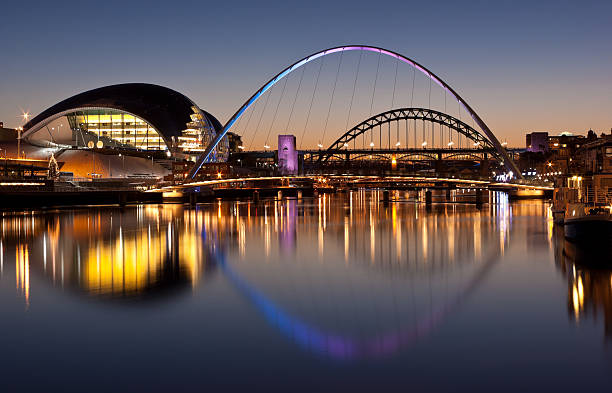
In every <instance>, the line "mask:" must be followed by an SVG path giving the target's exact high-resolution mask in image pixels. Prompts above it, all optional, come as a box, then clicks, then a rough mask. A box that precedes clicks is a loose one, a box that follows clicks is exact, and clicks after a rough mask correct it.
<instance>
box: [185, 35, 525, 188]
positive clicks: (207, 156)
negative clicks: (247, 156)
mask: <svg viewBox="0 0 612 393" xmlns="http://www.w3.org/2000/svg"><path fill="white" fill-rule="evenodd" d="M345 51H364V52H373V53H378V54H379V55H385V56H389V57H391V58H394V59H396V60H397V61H399V62H402V63H406V64H408V65H410V66H412V67H413V68H414V69H415V70H418V71H419V72H421V73H422V74H424V75H425V76H426V77H428V78H429V79H430V80H431V81H433V82H435V83H436V84H438V85H439V86H440V87H442V89H444V91H445V92H446V93H449V94H450V95H451V96H452V97H453V98H454V99H455V100H456V101H457V102H458V103H459V104H460V106H461V107H463V108H464V109H465V110H466V111H467V113H468V114H469V115H470V117H471V118H472V119H473V121H474V122H475V123H476V125H477V127H478V128H479V129H480V131H477V130H476V129H474V128H471V127H470V128H466V127H465V126H464V125H465V123H463V124H459V123H458V122H457V121H456V119H450V117H448V115H444V114H442V113H440V112H437V113H434V111H430V112H425V110H422V109H421V110H420V112H421V113H419V114H415V115H414V116H412V117H411V116H407V115H405V114H401V112H400V113H399V114H398V113H396V112H395V111H391V113H387V115H389V116H392V117H395V116H400V117H402V116H403V117H404V118H413V117H417V116H420V117H421V118H422V119H423V120H428V121H430V122H437V123H441V124H443V125H448V126H452V125H455V126H456V127H454V130H455V131H458V132H459V133H461V134H463V135H465V136H466V137H468V138H469V139H470V140H472V141H473V143H479V145H477V146H476V147H480V148H481V149H485V148H489V149H491V148H492V151H494V153H495V156H496V157H498V158H499V159H500V161H501V162H502V163H503V165H504V166H505V167H506V168H507V170H509V171H512V172H514V173H515V174H516V176H517V177H519V178H521V177H522V176H521V173H520V171H519V170H518V167H517V166H516V164H515V163H514V161H513V160H512V159H511V158H510V157H509V155H508V153H507V152H506V150H505V148H504V147H503V146H502V144H501V143H500V142H499V140H498V139H497V138H496V137H495V135H494V134H493V132H492V131H491V130H490V129H489V127H488V126H487V125H486V124H485V122H484V121H483V120H482V119H481V117H480V116H479V115H478V114H477V113H476V112H475V111H474V110H473V109H472V108H471V107H470V105H468V103H467V102H466V101H465V100H464V99H463V98H462V97H461V96H460V95H459V94H458V93H457V92H456V91H455V90H454V89H453V88H452V87H450V86H449V85H448V84H447V83H446V82H444V81H443V80H442V79H440V78H439V77H438V76H436V75H435V74H434V73H433V72H431V71H430V70H428V69H427V68H426V67H424V66H423V65H421V64H419V63H417V62H416V61H414V60H412V59H410V58H408V57H406V56H403V55H401V54H399V53H397V52H394V51H391V50H388V49H384V48H379V47H373V46H368V45H351V46H339V47H335V48H329V49H325V50H322V51H319V52H316V53H313V54H312V55H310V56H307V57H304V58H303V59H300V60H298V61H297V62H295V63H293V64H292V65H290V66H289V67H287V68H285V69H284V70H282V71H281V72H279V73H278V74H277V75H276V76H274V77H273V78H272V79H270V80H269V81H268V82H267V83H265V84H264V85H263V86H262V87H261V88H260V89H259V90H257V91H256V92H255V93H254V94H253V95H252V96H251V97H250V98H249V99H248V100H247V101H246V102H245V103H244V104H243V105H242V106H241V107H240V108H239V109H238V110H237V111H236V113H235V114H234V115H233V116H232V117H231V118H230V119H229V120H228V121H227V123H225V125H224V126H223V128H222V130H221V131H220V132H219V133H218V134H217V136H216V137H215V138H214V140H213V141H212V142H211V143H210V144H209V145H208V146H207V147H206V149H205V151H204V152H203V153H202V154H201V155H200V156H199V158H198V160H197V161H196V164H195V165H194V166H193V168H192V169H191V171H190V173H189V177H190V178H192V179H193V178H194V177H195V176H196V174H197V173H198V171H199V170H200V168H201V167H202V165H203V164H204V163H205V162H210V161H213V160H214V158H215V155H214V152H215V149H216V147H217V145H218V144H219V143H221V141H222V139H223V138H224V136H225V135H226V134H227V132H228V131H229V130H230V129H231V128H232V127H233V126H234V125H235V124H236V122H237V121H238V119H239V118H240V117H241V116H242V115H243V114H244V113H245V112H246V111H247V110H248V109H249V108H250V107H251V106H252V105H253V104H254V103H255V102H256V101H257V100H258V99H259V98H261V97H262V96H263V95H264V93H266V91H268V90H269V89H270V88H272V87H273V86H274V85H275V84H276V83H278V82H279V81H280V80H282V79H283V78H285V77H286V76H287V75H289V74H290V73H292V72H293V71H295V70H297V69H298V68H300V67H302V66H304V65H306V64H308V63H309V62H311V61H314V60H316V59H318V58H321V57H323V56H327V55H331V54H334V53H342V52H345ZM402 110H404V111H405V109H402ZM402 110H400V111H402ZM381 115H382V116H383V117H384V116H385V114H381ZM381 115H378V116H381ZM369 120H371V121H372V122H376V121H377V119H369ZM383 120H385V119H383ZM379 121H380V120H379ZM364 127H370V128H371V125H368V124H367V123H366V124H365V125H364ZM451 128H452V127H451ZM351 131H353V133H357V134H359V133H363V130H359V129H357V130H351ZM351 131H349V133H348V135H347V134H345V135H344V136H343V137H342V138H340V139H339V140H338V141H337V142H336V143H341V144H342V146H344V144H345V143H347V144H348V142H349V141H350V140H353V139H354V137H355V135H352V134H350V132H351ZM343 138H344V139H343ZM351 138H352V139H351ZM381 139H382V138H381ZM336 147H337V146H336ZM328 156H329V157H331V155H328ZM329 157H328V158H326V159H329Z"/></svg>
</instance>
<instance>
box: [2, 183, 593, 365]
mask: <svg viewBox="0 0 612 393" xmlns="http://www.w3.org/2000/svg"><path fill="white" fill-rule="evenodd" d="M381 197H382V195H380V192H378V191H365V190H361V191H354V192H349V193H345V194H337V195H322V196H320V197H318V198H316V199H283V200H267V201H262V202H261V203H257V204H254V203H251V202H216V203H213V204H207V205H200V206H198V207H197V208H195V209H189V208H183V207H182V206H177V205H159V206H158V205H147V206H138V207H135V208H127V209H125V210H120V209H110V208H107V209H103V208H99V209H91V210H75V211H57V212H44V213H42V212H31V213H25V214H24V213H5V214H4V215H3V217H2V221H1V224H2V239H1V240H2V242H1V243H0V250H1V251H2V252H1V253H0V258H2V259H1V261H6V260H10V259H12V258H14V260H15V261H16V263H15V275H16V277H17V282H16V289H17V292H18V293H19V295H20V296H21V297H22V298H23V299H24V302H25V304H26V307H27V306H28V305H30V304H31V303H32V302H36V299H35V298H34V299H32V296H31V294H30V283H31V277H30V275H31V272H32V273H33V274H38V275H40V276H41V277H44V279H45V280H46V281H48V282H49V283H50V284H51V285H52V286H53V287H56V288H60V289H65V288H68V289H71V290H73V292H75V293H78V294H84V295H86V296H87V297H93V298H104V299H107V298H111V299H124V300H125V299H129V300H142V299H148V298H151V297H155V296H157V297H159V296H165V295H167V294H168V293H170V292H171V291H172V290H176V289H183V290H187V289H189V288H192V290H197V289H199V288H202V289H203V290H204V289H205V288H206V286H205V285H200V284H201V283H203V282H204V281H205V280H204V279H205V278H208V277H211V276H213V275H214V273H215V272H217V273H220V274H216V275H214V276H215V277H216V278H218V279H222V280H223V281H224V282H225V284H226V285H228V286H229V287H230V288H231V289H232V290H233V291H234V293H237V294H240V295H241V296H242V297H243V298H244V299H246V300H247V303H248V304H249V305H250V307H251V308H252V309H254V310H256V311H257V312H258V313H259V315H260V316H261V317H263V319H264V320H265V321H267V322H268V323H269V325H270V326H272V327H273V328H274V329H276V330H277V331H278V332H280V333H281V334H282V336H284V337H286V338H288V339H290V340H292V341H293V342H294V343H296V344H297V345H298V346H299V347H301V348H304V349H306V350H308V351H311V352H315V353H319V354H323V355H325V356H330V357H333V358H337V359H354V358H363V357H378V356H388V355H390V354H393V353H396V352H398V351H400V350H402V349H404V348H406V347H407V346H409V345H411V344H412V343H414V342H415V341H416V340H419V339H422V338H424V337H426V336H427V335H428V334H429V333H431V331H433V329H435V328H437V327H439V326H440V325H441V324H442V323H443V322H444V321H445V320H446V319H447V318H448V317H449V316H450V315H452V313H453V312H456V311H457V310H459V308H460V306H461V305H462V304H464V303H465V302H466V301H469V300H470V296H472V295H473V294H474V293H475V292H476V291H477V290H478V288H479V286H480V285H481V284H482V283H483V282H485V281H486V280H487V278H488V276H489V274H490V273H491V271H493V269H494V268H495V266H497V264H498V263H499V261H500V260H501V257H502V256H503V255H504V253H505V252H506V250H507V248H508V246H509V244H510V240H511V239H512V237H513V225H514V224H513V220H515V219H516V217H521V216H523V217H524V218H525V219H526V220H535V221H534V222H536V223H537V222H539V221H537V220H539V219H541V217H542V216H543V215H544V214H545V211H546V208H545V207H544V205H542V204H515V205H512V204H510V203H509V202H508V199H507V197H505V195H504V194H495V195H494V198H493V200H494V203H492V204H490V205H488V207H485V208H481V209H479V208H476V207H475V206H473V205H466V204H435V205H434V206H433V207H431V208H427V207H426V206H425V205H424V204H419V203H415V202H414V195H410V193H396V194H395V195H394V200H393V201H392V202H391V203H388V204H383V203H381V202H380V200H381ZM537 225H539V224H536V226H537ZM545 242H546V243H545V244H544V246H545V247H548V243H547V242H548V240H545ZM5 267H6V266H5V265H4V262H3V264H2V269H3V270H2V272H3V273H2V274H6V269H5ZM583 285H584V284H583Z"/></svg>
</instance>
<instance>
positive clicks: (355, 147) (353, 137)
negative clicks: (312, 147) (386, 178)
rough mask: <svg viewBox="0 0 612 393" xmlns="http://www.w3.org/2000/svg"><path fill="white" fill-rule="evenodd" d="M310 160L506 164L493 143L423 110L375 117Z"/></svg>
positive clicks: (447, 117)
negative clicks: (390, 159)
mask: <svg viewBox="0 0 612 393" xmlns="http://www.w3.org/2000/svg"><path fill="white" fill-rule="evenodd" d="M426 123H430V124H431V125H430V127H425V124H426ZM436 125H437V127H438V129H436V128H435V126H436ZM421 126H422V127H421ZM385 142H386V146H385ZM310 156H311V157H316V159H317V160H318V161H322V162H328V161H334V160H337V159H339V160H350V159H361V158H364V157H372V156H375V157H376V158H383V157H384V158H387V157H388V156H393V158H395V159H397V160H398V161H401V160H441V159H462V160H465V159H468V160H470V159H472V160H483V159H488V158H494V159H496V160H499V161H500V162H503V157H502V156H501V155H500V154H499V152H498V151H497V150H496V149H495V146H494V145H493V144H492V143H491V141H489V140H488V139H487V138H485V137H484V136H483V135H482V134H481V133H479V132H478V131H477V130H476V129H474V128H473V127H471V126H469V125H468V124H466V123H464V122H463V121H461V120H459V119H457V118H455V117H453V116H451V115H448V114H445V113H442V112H439V111H436V110H432V109H424V108H400V109H393V110H390V111H386V112H383V113H380V114H378V115H375V116H372V117H370V118H368V119H366V120H364V121H362V122H361V123H359V124H357V125H356V126H354V127H353V128H351V129H350V130H348V131H347V132H346V133H344V134H343V135H342V136H340V137H339V138H338V139H337V140H336V141H335V142H334V143H333V144H332V145H331V146H329V148H328V149H326V150H321V151H318V152H311V153H310Z"/></svg>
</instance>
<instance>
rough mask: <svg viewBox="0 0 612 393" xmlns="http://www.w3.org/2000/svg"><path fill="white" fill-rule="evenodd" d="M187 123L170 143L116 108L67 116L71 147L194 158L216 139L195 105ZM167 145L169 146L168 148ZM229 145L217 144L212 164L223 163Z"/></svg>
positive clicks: (207, 120) (209, 125) (203, 115)
mask: <svg viewBox="0 0 612 393" xmlns="http://www.w3.org/2000/svg"><path fill="white" fill-rule="evenodd" d="M191 109H192V110H193V113H192V114H191V115H190V118H191V121H189V122H188V123H186V124H185V127H186V128H185V129H184V130H182V132H181V135H179V136H178V137H177V138H176V139H174V140H168V141H166V140H164V138H162V136H161V135H160V134H159V133H158V131H157V130H156V129H155V128H154V127H153V126H152V125H151V124H149V123H148V122H147V121H145V120H144V119H141V118H140V117H138V116H134V115H132V114H129V113H125V112H123V111H120V110H116V109H105V108H95V109H93V108H92V109H85V110H80V111H75V112H73V113H71V114H68V115H67V119H68V123H69V124H70V128H71V129H72V140H73V142H72V143H73V145H75V146H87V145H88V142H90V141H93V142H94V143H95V144H96V145H97V143H98V141H102V143H103V145H104V147H123V148H131V149H139V150H169V149H170V147H173V148H172V149H170V150H172V151H177V152H181V153H184V154H188V155H191V156H194V157H195V156H197V155H198V154H200V153H201V152H203V151H204V150H205V149H206V146H208V144H209V143H210V142H212V141H213V140H214V138H215V136H216V131H215V128H214V126H213V125H212V124H211V122H210V120H209V119H208V117H207V116H206V115H205V114H204V112H203V111H202V110H201V109H200V108H198V107H197V106H193V107H192V108H191ZM166 142H168V143H169V144H170V145H171V146H168V144H167V143H166ZM228 156H229V142H228V138H227V137H225V138H223V139H222V140H221V142H220V143H219V144H218V145H217V148H216V149H215V152H214V161H226V160H227V158H228Z"/></svg>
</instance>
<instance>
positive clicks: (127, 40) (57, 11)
mask: <svg viewBox="0 0 612 393" xmlns="http://www.w3.org/2000/svg"><path fill="white" fill-rule="evenodd" d="M298 4H299V3H295V4H291V5H284V4H280V3H277V2H266V3H264V4H262V5H261V6H259V7H252V6H248V5H243V6H242V7H233V8H232V9H231V12H230V10H229V9H227V8H226V7H227V6H223V5H212V6H211V5H207V6H203V5H201V4H199V3H193V4H185V5H184V6H182V7H176V6H175V5H174V4H173V5H172V6H159V7H156V8H153V7H145V6H142V4H129V5H127V4H121V9H122V12H121V13H118V14H115V13H114V11H113V10H114V9H117V7H119V3H112V2H111V4H109V6H108V7H105V8H104V9H100V8H99V7H94V6H93V5H88V6H83V7H71V4H70V3H69V2H68V3H65V2H62V5H63V6H61V7H58V6H57V5H56V4H55V3H54V5H53V6H52V5H47V4H40V5H38V6H37V7H27V8H26V7H25V6H19V5H17V4H10V5H8V6H7V7H8V9H7V10H6V13H5V19H6V22H5V23H4V24H3V25H2V27H0V31H1V32H2V37H3V38H2V53H3V62H4V67H3V72H2V76H1V77H0V121H4V123H5V125H6V126H9V127H17V126H19V125H22V124H23V121H22V118H21V115H22V112H28V113H30V114H31V115H36V114H38V113H40V112H41V111H43V110H44V109H46V108H48V107H50V106H52V105H53V104H55V103H56V102H58V101H60V100H63V99H65V98H68V97H70V96H72V95H74V94H78V93H79V92H82V91H85V90H89V89H94V88H97V87H101V86H106V85H111V84H116V83H129V82H146V83H154V84H159V85H162V86H166V87H169V88H171V89H175V90H177V91H179V92H181V93H183V94H185V95H186V96H188V97H189V98H191V99H192V100H193V101H194V102H196V103H197V104H198V105H199V106H201V107H202V108H205V109H206V110H207V111H209V112H211V113H212V114H214V115H215V116H216V117H217V118H219V120H220V121H221V122H222V123H225V122H226V121H227V120H228V119H229V118H230V116H231V115H232V114H233V113H234V112H235V111H236V110H237V109H238V108H239V107H240V106H241V105H242V103H243V102H244V101H245V100H246V99H247V98H248V97H249V96H251V95H252V94H253V93H254V92H255V91H256V90H257V89H258V88H260V87H261V86H262V85H263V84H264V83H265V81H266V80H268V79H269V78H270V77H272V76H273V75H275V74H276V73H277V72H279V71H280V70H282V69H283V68H284V67H286V66H288V65H289V64H291V63H292V62H294V61H296V60H298V59H299V58H301V57H304V56H306V55H308V54H309V53H314V52H316V51H317V50H321V49H324V48H326V47H333V46H336V45H349V44H355V43H357V44H367V45H372V46H380V47H384V48H387V49H389V50H393V51H395V52H398V53H401V54H403V55H405V56H407V57H410V58H412V59H414V60H416V61H417V62H419V63H421V64H423V65H424V66H426V67H427V68H429V69H430V70H431V71H432V72H434V73H436V74H437V75H438V76H440V78H441V79H443V80H444V81H446V82H447V83H448V84H449V85H450V86H451V87H452V88H454V89H455V90H456V91H457V92H458V93H459V94H460V95H462V96H463V97H464V98H465V99H466V101H467V102H468V103H469V104H470V105H471V106H472V108H473V109H474V110H475V111H476V112H477V113H478V114H479V115H480V116H481V117H482V118H483V120H484V121H485V123H487V124H488V125H489V127H490V128H491V129H492V130H493V132H494V133H495V134H496V135H497V136H498V139H500V140H507V141H508V142H509V143H510V144H511V145H517V146H522V145H523V144H524V140H523V138H524V133H525V132H531V131H549V132H551V133H553V134H557V133H560V132H567V131H569V132H575V133H586V131H587V130H588V129H593V130H595V131H596V132H598V133H601V132H606V133H608V132H609V131H610V129H611V127H612V116H611V115H610V112H609V110H608V109H609V108H610V107H611V105H612V94H611V93H610V89H609V85H610V82H612V76H611V75H610V74H611V73H610V72H609V70H610V69H611V68H612V55H611V53H612V51H610V49H612V45H611V43H610V40H609V39H608V37H610V36H611V35H612V28H611V27H610V26H609V24H608V23H607V16H609V15H610V11H612V6H610V5H609V4H604V3H601V2H586V3H581V4H573V3H572V2H561V3H559V2H539V3H537V4H531V3H522V4H519V3H515V2H502V3H497V4H494V5H493V4H488V3H486V2H462V3H461V5H458V4H455V3H454V2H438V3H436V4H434V5H429V6H425V5H422V4H420V3H415V4H403V3H397V4H396V3H393V2H391V3H387V4H377V7H378V9H380V10H385V12H381V13H380V15H378V14H377V13H376V12H374V8H373V7H372V6H371V5H368V3H356V4H354V3H351V4H352V6H348V5H346V4H333V5H325V6H324V5H322V4H320V6H321V7H322V8H323V9H325V10H327V11H326V12H320V10H319V9H317V7H315V6H313V7H306V6H305V5H298ZM126 7H127V8H126ZM94 10H95V12H94ZM390 10H393V12H388V11H390ZM371 12H373V13H371ZM198 13H201V14H206V15H208V16H210V17H209V18H205V19H206V23H205V24H197V23H196V24H189V23H182V21H186V20H189V19H190V14H198ZM366 14H367V15H368V23H366V24H365V26H364V23H362V22H359V21H363V19H364V15H366ZM64 15H66V16H68V15H70V16H69V17H68V20H69V23H67V22H64V23H62V20H66V19H65V17H64ZM112 15H115V16H114V17H111V16H112ZM116 15H122V17H121V18H119V17H117V16H116ZM126 15H135V18H134V20H133V23H123V22H122V21H127V20H129V18H127V16H126ZM440 15H445V18H447V19H448V20H446V21H445V20H444V19H443V18H441V17H440ZM85 16H87V17H86V18H85ZM124 18H125V19H124ZM262 21H265V22H266V23H261V22H262ZM150 23H154V24H155V25H156V26H159V27H158V28H143V26H144V25H147V24H150ZM34 25H35V26H37V28H36V29H29V28H24V27H25V26H34ZM458 25H459V26H461V28H459V29H458V28H457V26H458ZM130 26H131V27H132V28H131V27H130ZM314 27H316V28H314ZM41 31H44V32H45V34H44V35H41V34H40V32H41ZM76 32H78V34H77V33H76ZM570 53H571V55H570ZM577 113H580V116H577V115H576V114H577ZM341 117H342V116H341ZM356 122H357V119H352V121H351V123H356ZM341 123H344V120H342V121H340V120H339V121H338V125H337V127H343V126H344V124H341ZM334 132H336V131H334ZM298 143H299V142H298Z"/></svg>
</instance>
